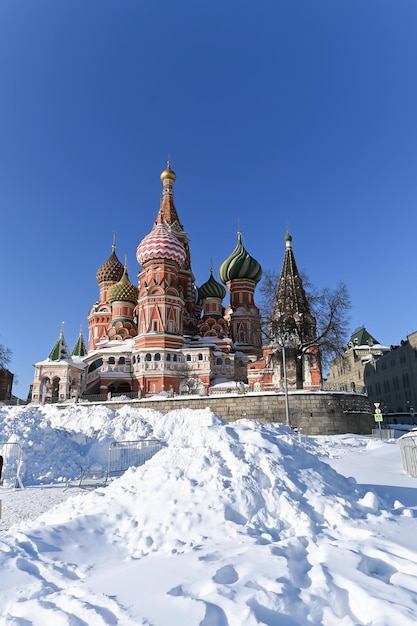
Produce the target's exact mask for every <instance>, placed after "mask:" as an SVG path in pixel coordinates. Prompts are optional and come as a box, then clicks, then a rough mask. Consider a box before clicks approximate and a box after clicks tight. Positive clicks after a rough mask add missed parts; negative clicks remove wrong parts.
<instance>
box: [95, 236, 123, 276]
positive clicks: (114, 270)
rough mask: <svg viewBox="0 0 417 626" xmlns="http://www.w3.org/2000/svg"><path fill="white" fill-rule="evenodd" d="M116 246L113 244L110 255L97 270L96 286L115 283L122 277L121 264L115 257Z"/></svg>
mask: <svg viewBox="0 0 417 626" xmlns="http://www.w3.org/2000/svg"><path fill="white" fill-rule="evenodd" d="M115 251H116V246H115V245H114V244H113V245H112V248H111V255H110V256H109V258H108V259H107V261H106V262H105V263H103V264H102V265H100V267H99V268H98V270H97V274H96V279H97V282H98V284H100V283H105V282H112V283H117V282H118V281H119V280H120V279H121V277H122V276H123V263H121V262H120V261H119V259H118V258H117V256H116V252H115Z"/></svg>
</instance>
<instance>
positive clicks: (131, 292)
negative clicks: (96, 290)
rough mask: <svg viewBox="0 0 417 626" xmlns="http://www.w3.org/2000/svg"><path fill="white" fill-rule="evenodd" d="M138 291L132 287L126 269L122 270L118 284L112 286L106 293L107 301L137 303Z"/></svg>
mask: <svg viewBox="0 0 417 626" xmlns="http://www.w3.org/2000/svg"><path fill="white" fill-rule="evenodd" d="M138 293H139V290H138V288H137V287H135V285H133V284H132V283H131V282H130V280H129V276H128V274H127V268H126V267H125V268H124V272H123V276H122V277H121V279H120V280H119V282H118V283H116V284H115V285H112V287H110V289H109V290H108V292H107V300H108V301H109V302H110V303H112V302H120V301H124V302H137V299H138Z"/></svg>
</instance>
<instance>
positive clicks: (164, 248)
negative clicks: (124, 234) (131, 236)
mask: <svg viewBox="0 0 417 626" xmlns="http://www.w3.org/2000/svg"><path fill="white" fill-rule="evenodd" d="M136 258H137V260H138V263H139V264H140V265H143V264H144V263H146V261H151V260H153V259H166V260H170V261H176V262H177V263H178V264H179V265H183V263H184V262H185V260H186V258H187V253H186V251H185V248H184V246H183V245H182V243H181V242H180V241H179V240H178V239H177V238H176V237H175V236H174V235H171V233H170V232H169V231H168V230H167V229H166V227H165V226H164V223H163V221H162V216H161V214H159V216H158V221H157V223H156V225H155V227H154V228H153V230H152V231H151V232H150V233H149V235H147V236H146V237H145V238H144V239H142V241H141V242H140V244H139V245H138V248H137V250H136Z"/></svg>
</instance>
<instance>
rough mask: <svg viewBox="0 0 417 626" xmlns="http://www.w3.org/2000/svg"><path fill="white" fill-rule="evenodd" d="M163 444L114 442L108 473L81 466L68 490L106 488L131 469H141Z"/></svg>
mask: <svg viewBox="0 0 417 626" xmlns="http://www.w3.org/2000/svg"><path fill="white" fill-rule="evenodd" d="M161 448H162V444H161V442H160V441H159V440H158V439H139V440H137V441H113V442H112V443H111V444H110V446H109V451H108V461H107V471H106V470H104V469H103V470H87V469H84V468H83V467H81V466H79V468H80V474H79V476H78V477H77V478H75V479H72V480H68V481H67V484H66V489H68V488H70V487H78V488H80V489H95V488H96V487H105V486H106V485H107V484H108V482H109V481H110V480H111V479H112V478H115V477H117V476H121V475H122V474H123V473H124V472H125V471H126V470H127V469H129V467H139V466H140V465H143V464H144V463H145V461H147V460H148V459H150V458H152V457H153V455H154V454H156V453H157V452H159V450H160V449H161Z"/></svg>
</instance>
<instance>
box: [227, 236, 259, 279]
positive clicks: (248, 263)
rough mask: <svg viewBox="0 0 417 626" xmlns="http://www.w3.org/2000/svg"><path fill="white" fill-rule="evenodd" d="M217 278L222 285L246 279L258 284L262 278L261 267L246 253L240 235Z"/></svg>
mask: <svg viewBox="0 0 417 626" xmlns="http://www.w3.org/2000/svg"><path fill="white" fill-rule="evenodd" d="M219 276H220V280H221V281H222V283H224V284H226V283H228V282H229V281H231V280H238V279H239V278H241V279H248V280H253V281H254V282H255V283H258V282H259V281H260V280H261V277H262V267H261V266H260V264H259V263H258V261H256V259H254V258H253V257H251V255H250V254H249V253H248V252H247V251H246V249H245V248H244V246H243V244H242V233H240V232H238V234H237V245H236V248H235V249H234V250H233V252H232V254H231V255H230V256H229V258H228V259H226V260H225V261H223V263H222V264H221V266H220V270H219Z"/></svg>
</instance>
